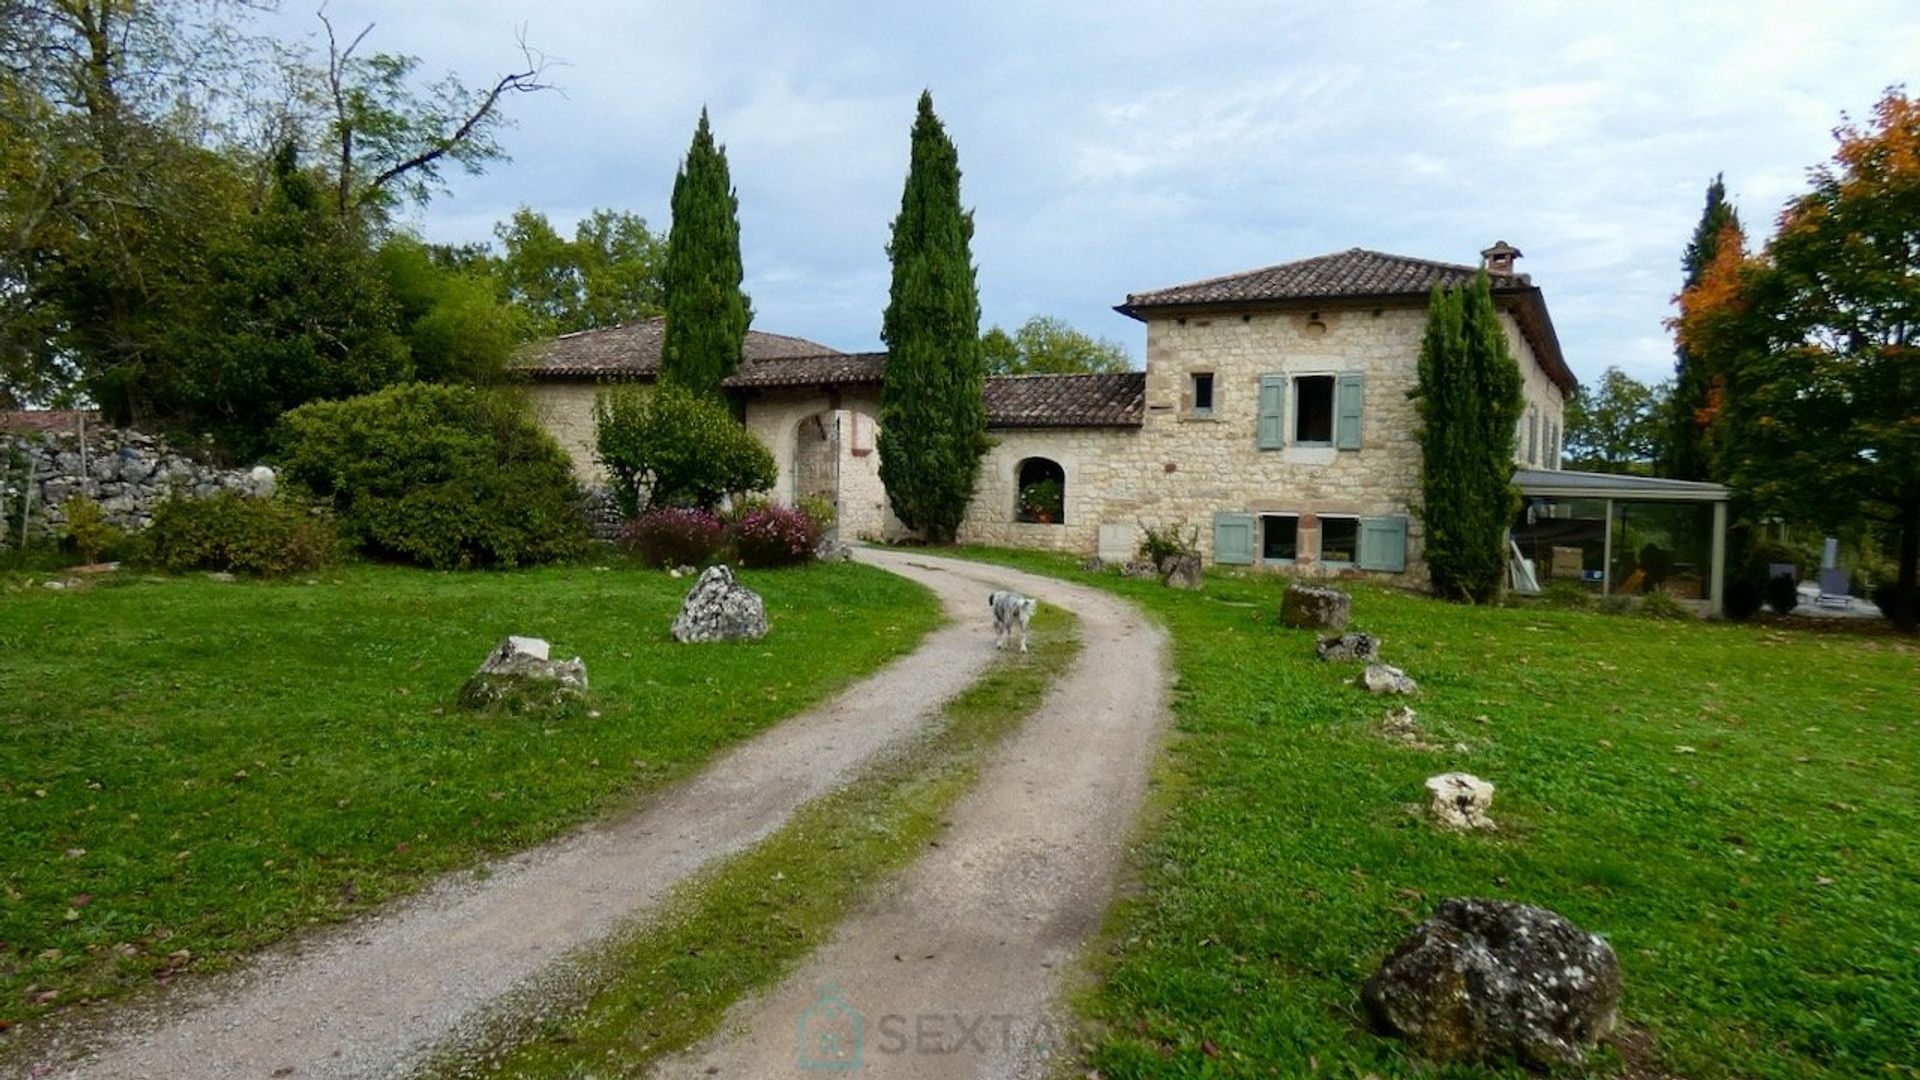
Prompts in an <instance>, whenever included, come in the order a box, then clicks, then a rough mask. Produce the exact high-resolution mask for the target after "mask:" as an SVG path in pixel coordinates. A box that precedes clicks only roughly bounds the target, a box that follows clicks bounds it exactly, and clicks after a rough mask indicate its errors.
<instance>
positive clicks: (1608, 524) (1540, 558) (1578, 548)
mask: <svg viewBox="0 0 1920 1080" xmlns="http://www.w3.org/2000/svg"><path fill="white" fill-rule="evenodd" d="M1513 482H1514V485H1515V486H1516V487H1518V488H1519V489H1520V494H1521V496H1522V498H1521V509H1520V516H1519V518H1518V520H1516V521H1515V522H1514V524H1513V530H1512V533H1511V540H1512V546H1511V548H1510V550H1509V555H1510V556H1511V562H1512V569H1513V584H1514V587H1515V589H1516V590H1518V591H1521V592H1537V591H1539V590H1541V589H1544V588H1546V587H1547V586H1549V585H1551V584H1553V583H1555V582H1571V583H1574V584H1577V585H1578V586H1579V587H1581V588H1585V589H1588V590H1591V591H1592V592H1594V593H1598V594H1602V595H1624V596H1644V595H1646V594H1648V593H1652V592H1656V591H1657V592H1665V593H1667V594H1668V595H1670V596H1672V597H1673V598H1674V599H1676V600H1682V601H1685V602H1687V603H1689V604H1693V605H1694V606H1696V607H1701V608H1704V609H1705V610H1707V611H1711V612H1716V613H1717V612H1718V611H1719V610H1720V601H1721V586H1722V582H1723V579H1724V577H1725V571H1726V553H1727V543H1726V540H1727V489H1726V488H1725V487H1723V486H1721V485H1719V484H1703V483H1696V482H1693V481H1688V480H1665V479H1660V478H1657V477H1648V476H1624V475H1616V474H1612V473H1589V472H1573V471H1570V470H1558V469H1551V470H1550V469H1518V470H1516V471H1515V472H1514V476H1513Z"/></svg>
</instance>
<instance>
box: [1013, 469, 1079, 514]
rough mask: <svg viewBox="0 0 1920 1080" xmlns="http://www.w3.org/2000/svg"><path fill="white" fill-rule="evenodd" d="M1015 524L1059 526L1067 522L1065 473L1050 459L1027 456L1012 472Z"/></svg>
mask: <svg viewBox="0 0 1920 1080" xmlns="http://www.w3.org/2000/svg"><path fill="white" fill-rule="evenodd" d="M1014 481H1015V483H1014V489H1015V490H1016V491H1017V492H1018V494H1017V495H1016V496H1015V497H1014V507H1013V516H1014V520H1016V521H1031V522H1036V523H1038V524H1041V525H1062V524H1065V523H1066V520H1067V470H1065V469H1063V468H1061V467H1060V463H1059V462H1057V461H1055V460H1053V459H1052V458H1043V457H1030V458H1027V459H1025V460H1024V461H1022V462H1020V464H1019V465H1018V466H1016V467H1015V469H1014Z"/></svg>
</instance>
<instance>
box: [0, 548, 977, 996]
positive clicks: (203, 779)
mask: <svg viewBox="0 0 1920 1080" xmlns="http://www.w3.org/2000/svg"><path fill="white" fill-rule="evenodd" d="M742 579H743V581H744V582H745V583H746V584H748V585H750V586H751V587H753V588H755V589H757V590H759V591H761V592H762V593H763V595H764V596H765V598H766V601H767V607H768V616H769V618H770V620H771V621H772V623H773V626H774V632H773V634H772V635H770V636H769V637H768V638H767V639H766V640H765V641H763V642H758V643H751V644H740V645H704V646H681V645H676V644H675V643H674V642H672V641H671V639H670V638H668V636H667V633H666V631H667V627H668V625H669V623H670V622H671V621H672V617H673V614H674V612H675V611H677V610H678V607H679V602H680V598H681V596H682V595H683V594H684V593H685V591H686V589H687V588H688V587H689V582H687V581H685V580H674V579H672V578H669V577H667V576H666V575H664V574H659V573H653V572H641V571H634V570H620V569H616V570H605V571H596V570H593V569H589V568H567V569H548V570H536V571H526V572H519V573H497V574H492V573H471V574H432V573H426V572H421V571H414V570H405V569H399V568H383V567H366V566H362V567H354V568H350V569H346V570H341V571H336V572H332V573H328V574H324V575H322V576H321V578H320V580H319V581H318V582H317V583H315V584H304V583H301V582H297V581H296V582H286V583H276V584H261V583H253V582H244V581H243V582H239V583H233V584H221V583H218V582H214V581H210V580H207V579H205V578H203V577H186V578H174V579H154V580H146V581H132V582H128V583H125V584H119V585H102V586H97V587H94V588H91V589H88V590H86V591H84V592H52V591H46V590H41V589H38V588H31V589H20V588H16V589H13V590H11V591H6V592H3V593H0V703H4V704H0V807H3V808H4V810H3V811H0V812H4V815H5V821H6V828H5V830H4V831H3V832H0V1020H5V1019H7V1018H13V1019H17V1018H19V1017H21V1016H23V1015H29V1014H32V1013H34V1012H37V1011H40V1010H41V1009H43V1008H45V1007H48V1006H49V1005H59V1004H65V1003H68V1002H71V1001H74V1000H76V999H79V998H83V997H89V996H96V995H105V994H110V993H113V992H115V991H116V990H118V989H121V988H124V987H126V986H128V985H133V984H139V983H142V982H145V981H148V980H149V979H151V978H153V977H155V976H158V977H160V978H162V979H165V978H166V977H168V973H169V972H170V970H171V969H173V968H175V967H178V966H181V965H182V964H183V963H191V964H193V965H195V966H205V965H209V964H214V965H217V964H218V963H220V962H221V961H224V960H226V959H228V958H230V957H231V956H232V955H233V954H235V953H237V952H239V951H241V950H245V949H247V948H250V947H253V946H257V945H259V944H261V943H263V942H267V941H270V940H272V939H274V938H277V937H280V936H282V935H284V934H286V933H287V932H288V931H290V930H293V929H295V928H297V927H299V926H301V925H303V924H305V923H309V922H314V921H324V920H329V919H334V918H338V917H340V916H342V915H345V914H347V913H350V912H352V911H355V910H359V909H362V908H364V907H367V906H368V905H371V904H374V903H377V902H379V901H380V900H382V899H384V898H387V897H389V896H392V895H394V894H395V893H397V892H401V891H404V890H406V889H408V888H410V887H413V886H416V885H418V884H420V883H422V882H423V881H426V880H428V879H430V878H431V877H432V876H433V875H435V874H438V873H440V872H443V871H446V870H448V869H451V868H455V867H459V866H463V865H470V864H472V863H474V862H475V861H477V860H480V859H482V858H484V857H486V856H488V855H493V854H497V853H501V852H506V851H510V850H513V849H516V848H519V847H523V846H525V845H527V844H530V843H533V842H535V841H538V840H540V839H542V838H545V837H548V836H551V835H552V834H554V833H555V832H557V831H559V830H560V829H562V828H563V827H565V826H567V825H568V824H570V823H573V822H577V821H579V820H581V819H582V818H585V817H587V816H588V815H591V814H593V813H594V812H596V811H600V810H604V809H607V808H609V807H610V806H612V805H614V804H616V803H618V802H620V801H621V800H625V799H630V798H631V797H632V796H633V795H634V794H635V793H637V792H641V791H645V790H648V789H651V788H653V787H655V786H657V785H658V784H660V783H662V782H663V781H665V780H667V779H669V778H671V777H673V776H676V775H679V774H681V773H683V772H684V771H685V770H687V769H688V768H690V767H692V766H694V765H697V764H698V763H699V762H701V761H702V760H704V759H705V758H707V757H708V756H709V755H710V754H711V753H712V752H713V751H714V750H716V749H717V748H719V747H722V746H724V745H726V744H728V743H730V742H732V741H734V740H737V739H739V738H741V737H742V736H745V735H747V734H750V733H752V732H754V731H757V730H760V729H761V728H763V727H765V726H766V725H768V724H769V723H772V722H773V721H775V720H777V719H779V718H780V717H782V716H786V715H789V714H791V713H793V712H795V711H797V710H798V709H800V708H801V707H803V706H805V705H807V704H809V703H812V702H814V701H816V700H818V699H820V698H821V697H822V696H824V695H825V694H826V693H828V692H829V691H831V690H833V689H835V688H837V687H839V686H841V685H843V684H844V683H845V682H846V681H848V680H849V679H850V678H851V677H853V676H854V675H856V674H859V673H862V672H865V671H868V670H871V669H873V668H875V667H877V666H879V665H880V664H881V663H883V662H884V661H886V660H887V659H889V658H891V657H894V656H896V655H899V654H901V653H903V652H905V651H907V650H908V649H910V648H911V647H912V646H913V645H914V644H915V643H916V642H917V641H918V639H919V637H920V636H921V634H923V633H924V632H925V631H926V630H928V629H930V628H931V627H932V626H934V625H935V624H936V623H937V622H938V619H939V613H938V604H937V602H936V601H935V600H934V599H933V597H932V596H931V595H930V594H928V593H927V592H925V591H924V590H922V589H921V588H920V587H918V586H916V585H913V584H910V583H908V582H906V581H904V580H902V579H900V578H897V577H894V576H892V575H889V574H885V573H883V572H880V571H877V570H872V569H869V568H865V567H860V566H853V565H844V564H841V565H831V566H816V567H810V568H807V569H803V570H788V571H776V572H764V573H753V572H747V573H743V574H742ZM509 632H512V633H521V634H532V635H537V636H542V637H546V638H549V639H550V640H551V641H552V642H553V645H554V648H555V652H556V655H561V656H570V655H573V654H575V653H578V654H580V655H582V656H584V657H585V658H586V661H587V669H588V673H589V675H590V678H591V680H592V685H593V692H594V707H595V708H596V709H597V710H598V711H599V713H600V715H599V716H598V717H597V718H586V719H581V720H576V721H565V722H558V723H552V724H549V723H543V722H541V721H539V720H537V719H532V718H528V717H525V716H521V717H502V718H497V719H491V720H485V721H476V720H474V719H472V718H469V717H467V716H464V715H461V714H460V713H458V712H457V711H455V710H453V709H451V708H449V707H448V703H449V702H450V700H451V697H452V694H453V692H454V690H455V689H456V688H457V687H458V686H459V684H460V683H461V681H462V680H463V679H464V678H465V677H466V676H467V675H468V674H469V673H471V671H472V670H473V668H474V666H475V665H476V664H478V663H479V661H480V659H481V658H482V657H484V656H485V655H486V653H487V650H488V649H490V648H491V647H492V646H493V644H494V643H495V642H496V641H497V640H499V638H500V637H501V636H502V635H504V634H507V633H509ZM181 950H185V952H184V953H181ZM189 956H190V957H191V959H190V960H188V959H187V957H189ZM29 991H31V992H29ZM48 991H57V992H58V993H57V995H56V996H55V997H53V998H52V999H50V1000H49V1001H46V1002H37V1001H36V999H39V998H41V997H43V996H44V995H45V994H46V993H47V992H48Z"/></svg>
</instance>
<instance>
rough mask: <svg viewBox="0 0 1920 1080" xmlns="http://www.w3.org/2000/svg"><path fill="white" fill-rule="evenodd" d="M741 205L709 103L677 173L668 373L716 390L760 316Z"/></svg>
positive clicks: (713, 393)
mask: <svg viewBox="0 0 1920 1080" xmlns="http://www.w3.org/2000/svg"><path fill="white" fill-rule="evenodd" d="M739 210H740V200H739V199H738V198H737V197H736V196H735V195H734V191H733V181H732V179H731V178H730V177H729V175H728V173H727V151H726V148H725V147H722V146H717V145H715V144H714V141H713V132H712V130H711V129H709V128H708V126H707V110H705V109H701V110H700V126H699V127H698V128H695V129H694V132H693V145H692V147H690V148H689V149H688V150H687V159H686V161H685V162H684V163H683V164H682V165H681V166H680V171H679V173H678V174H677V175H675V176H674V178H673V227H672V228H671V229H670V230H669V231H668V233H667V267H666V273H665V275H664V277H665V286H666V294H667V326H666V336H665V339H664V340H663V341H662V342H661V346H660V379H661V381H662V382H673V383H677V384H678V385H680V386H683V387H686V388H687V389H689V390H692V391H693V392H694V393H696V394H701V395H704V396H707V397H711V398H718V397H720V396H721V390H720V383H721V380H723V379H725V378H726V377H727V376H729V375H731V374H733V372H734V370H735V369H736V368H738V367H739V366H740V351H741V349H742V348H743V347H744V346H745V345H746V340H747V326H748V325H749V324H750V323H751V322H752V321H753V309H752V307H751V306H750V305H749V302H748V298H747V294H746V293H745V292H744V291H742V290H741V288H740V279H741V277H742V276H743V275H742V269H741V264H740V218H739Z"/></svg>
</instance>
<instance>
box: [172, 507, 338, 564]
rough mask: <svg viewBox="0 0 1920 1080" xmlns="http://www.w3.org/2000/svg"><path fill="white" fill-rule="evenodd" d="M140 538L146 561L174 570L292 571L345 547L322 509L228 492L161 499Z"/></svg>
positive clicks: (320, 561) (323, 561)
mask: <svg viewBox="0 0 1920 1080" xmlns="http://www.w3.org/2000/svg"><path fill="white" fill-rule="evenodd" d="M142 540H143V542H144V544H145V547H146V551H145V554H144V556H143V558H144V560H145V561H149V562H151V563H152V564H153V565H155V566H158V567H160V568H162V569H165V570H171V571H174V572H176V573H178V572H181V571H185V570H225V571H230V572H233V573H240V574H290V573H293V572H295V571H299V570H311V569H313V568H315V567H318V566H325V565H327V564H329V563H333V562H337V561H338V560H339V558H340V555H341V549H342V547H343V544H342V543H341V539H340V533H339V530H338V529H337V528H336V527H335V524H334V520H333V518H332V516H331V515H330V514H328V513H327V512H326V511H325V510H324V509H323V508H318V507H310V506H303V505H301V504H299V503H297V502H294V501H293V500H291V499H285V498H260V499H250V498H247V497H245V496H242V495H239V494H236V493H234V492H231V491H223V492H220V493H219V494H217V495H212V496H209V497H207V498H204V499H195V498H189V497H185V496H181V495H175V496H172V497H170V498H167V499H165V500H163V501H161V502H160V503H159V504H158V505H156V506H155V507H154V508H153V523H152V524H151V525H149V526H148V527H147V530H146V532H145V533H143V534H142Z"/></svg>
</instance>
